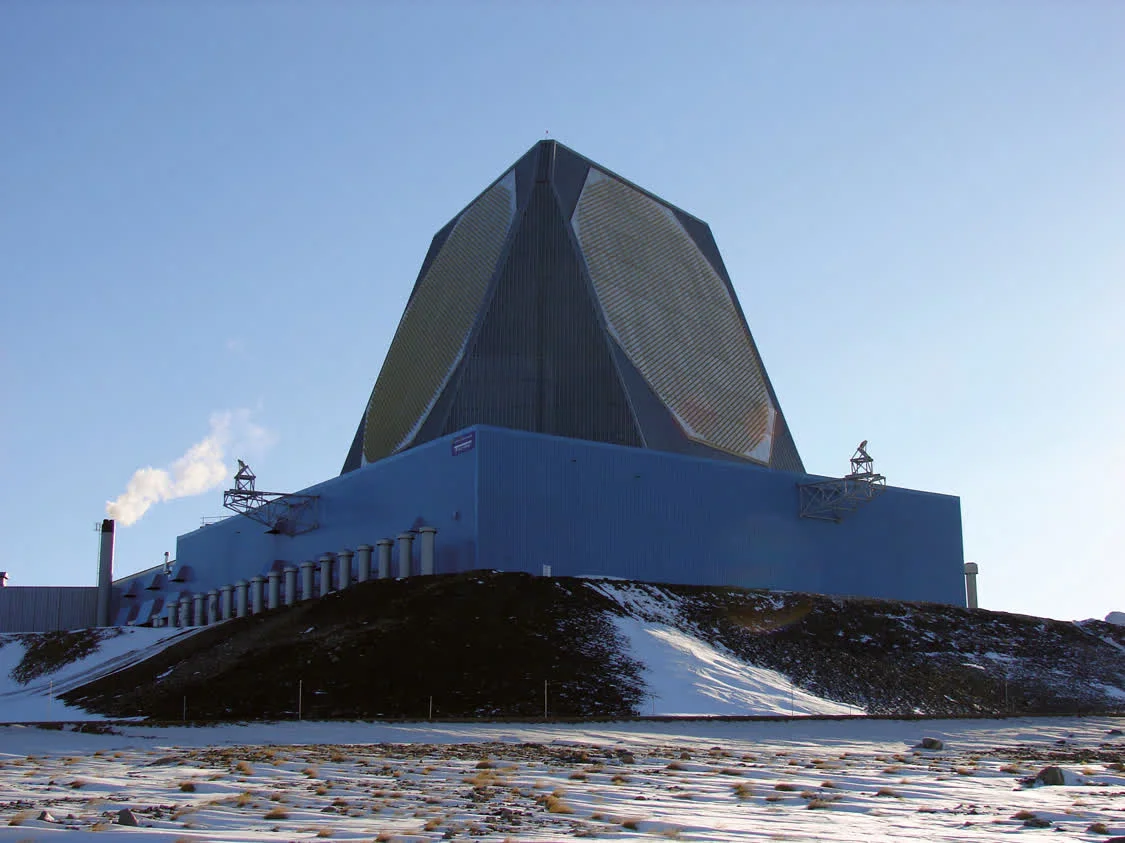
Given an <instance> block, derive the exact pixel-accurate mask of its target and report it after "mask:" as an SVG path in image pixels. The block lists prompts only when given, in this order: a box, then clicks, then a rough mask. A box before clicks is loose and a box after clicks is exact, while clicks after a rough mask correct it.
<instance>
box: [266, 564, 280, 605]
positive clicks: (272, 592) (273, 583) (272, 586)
mask: <svg viewBox="0 0 1125 843" xmlns="http://www.w3.org/2000/svg"><path fill="white" fill-rule="evenodd" d="M266 576H267V577H269V601H268V603H267V604H266V605H268V606H269V607H270V608H271V609H277V608H278V607H280V606H281V571H270V572H269V573H268V574H267V575H266Z"/></svg>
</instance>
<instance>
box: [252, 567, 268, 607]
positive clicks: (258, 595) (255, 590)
mask: <svg viewBox="0 0 1125 843" xmlns="http://www.w3.org/2000/svg"><path fill="white" fill-rule="evenodd" d="M265 584H266V578H265V577H263V576H261V575H260V574H259V575H258V576H256V577H251V578H250V611H251V612H253V613H254V614H255V615H260V614H261V613H262V587H263V586H264V585H265Z"/></svg>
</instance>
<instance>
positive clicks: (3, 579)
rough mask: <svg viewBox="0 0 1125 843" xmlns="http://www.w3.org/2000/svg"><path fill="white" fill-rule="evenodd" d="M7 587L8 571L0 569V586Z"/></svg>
mask: <svg viewBox="0 0 1125 843" xmlns="http://www.w3.org/2000/svg"><path fill="white" fill-rule="evenodd" d="M7 587H8V572H7V571H0V588H7Z"/></svg>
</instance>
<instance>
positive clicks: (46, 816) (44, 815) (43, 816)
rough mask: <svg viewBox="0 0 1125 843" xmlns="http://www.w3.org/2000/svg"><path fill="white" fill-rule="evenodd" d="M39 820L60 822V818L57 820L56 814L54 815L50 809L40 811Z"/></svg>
mask: <svg viewBox="0 0 1125 843" xmlns="http://www.w3.org/2000/svg"><path fill="white" fill-rule="evenodd" d="M39 821H40V822H44V823H57V822H58V820H56V819H55V818H54V816H52V814H51V812H50V811H40V812H39Z"/></svg>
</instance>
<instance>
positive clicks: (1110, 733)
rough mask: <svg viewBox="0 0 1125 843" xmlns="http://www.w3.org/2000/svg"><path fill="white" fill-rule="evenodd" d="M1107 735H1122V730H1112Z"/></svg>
mask: <svg viewBox="0 0 1125 843" xmlns="http://www.w3.org/2000/svg"><path fill="white" fill-rule="evenodd" d="M1106 734H1107V735H1120V734H1121V730H1120V729H1110V730H1109V731H1108V732H1106Z"/></svg>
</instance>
